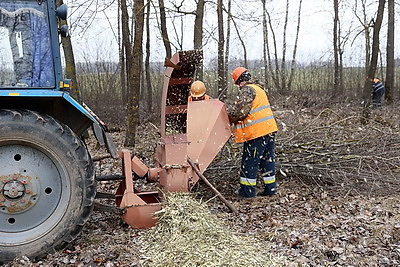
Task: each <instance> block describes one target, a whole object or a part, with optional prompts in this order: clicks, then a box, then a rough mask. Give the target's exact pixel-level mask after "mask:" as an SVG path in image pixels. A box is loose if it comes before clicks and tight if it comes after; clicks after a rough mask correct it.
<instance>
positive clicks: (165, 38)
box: [158, 0, 172, 58]
mask: <svg viewBox="0 0 400 267" xmlns="http://www.w3.org/2000/svg"><path fill="white" fill-rule="evenodd" d="M158 3H159V6H160V24H161V37H162V39H163V42H164V47H165V56H166V57H167V58H171V57H172V52H171V43H170V41H169V38H168V31H167V19H166V16H165V6H164V0H158Z"/></svg>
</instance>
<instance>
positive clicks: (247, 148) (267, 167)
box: [228, 67, 278, 198]
mask: <svg viewBox="0 0 400 267" xmlns="http://www.w3.org/2000/svg"><path fill="white" fill-rule="evenodd" d="M232 78H233V81H234V83H235V85H237V86H239V88H240V91H239V95H238V97H237V100H236V101H235V103H234V105H233V106H230V107H232V109H231V110H229V111H228V113H229V119H230V121H231V122H232V123H233V124H234V126H233V128H234V133H235V141H236V143H243V154H242V164H241V166H240V189H239V195H240V196H241V197H246V198H252V197H254V196H256V184H257V177H258V171H259V170H261V177H262V179H263V182H264V183H263V184H264V189H263V191H262V192H260V193H259V194H258V195H261V196H271V195H274V194H275V193H276V181H275V155H274V153H275V133H276V132H277V131H278V126H277V124H276V121H275V118H274V115H273V113H272V109H271V105H270V103H269V100H268V97H267V94H266V92H265V90H264V88H263V87H262V85H261V84H259V83H258V82H257V81H255V80H254V79H251V74H250V73H249V71H248V70H247V69H246V68H243V67H239V68H236V69H235V70H234V71H233V72H232Z"/></svg>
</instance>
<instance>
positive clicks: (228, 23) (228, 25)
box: [224, 0, 232, 79]
mask: <svg viewBox="0 0 400 267" xmlns="http://www.w3.org/2000/svg"><path fill="white" fill-rule="evenodd" d="M231 10H232V0H228V10H227V11H228V12H227V13H228V18H227V20H226V38H225V58H224V61H225V62H224V63H225V73H226V74H227V75H228V71H229V49H230V48H229V45H230V39H231V21H232V13H231ZM227 79H228V77H227Z"/></svg>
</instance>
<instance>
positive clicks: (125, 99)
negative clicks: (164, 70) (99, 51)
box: [118, 0, 128, 106]
mask: <svg viewBox="0 0 400 267" xmlns="http://www.w3.org/2000/svg"><path fill="white" fill-rule="evenodd" d="M121 10H122V8H121V0H118V17H121V15H120V14H121ZM121 24H122V20H120V19H119V20H118V47H119V65H120V70H119V77H120V80H121V99H122V105H124V106H126V105H127V104H128V97H127V94H126V90H127V88H126V65H125V46H124V42H123V40H122V26H121Z"/></svg>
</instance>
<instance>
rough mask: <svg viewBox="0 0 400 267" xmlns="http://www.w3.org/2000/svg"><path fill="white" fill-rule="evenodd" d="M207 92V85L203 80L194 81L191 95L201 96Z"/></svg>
mask: <svg viewBox="0 0 400 267" xmlns="http://www.w3.org/2000/svg"><path fill="white" fill-rule="evenodd" d="M205 93H206V86H205V85H204V83H203V82H202V81H194V82H193V83H192V85H191V86H190V95H191V96H192V97H201V96H203V95H204V94H205Z"/></svg>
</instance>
